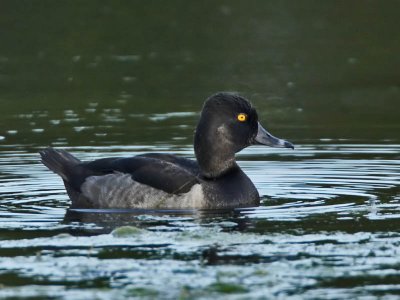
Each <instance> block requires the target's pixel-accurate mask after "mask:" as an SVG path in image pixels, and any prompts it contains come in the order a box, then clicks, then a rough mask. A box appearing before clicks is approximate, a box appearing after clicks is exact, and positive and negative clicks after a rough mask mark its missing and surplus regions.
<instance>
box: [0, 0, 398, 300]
mask: <svg viewBox="0 0 400 300" xmlns="http://www.w3.org/2000/svg"><path fill="white" fill-rule="evenodd" d="M399 23H400V1H196V2H195V1H146V2H145V1H114V2H109V3H105V2H101V1H80V2H78V1H76V2H74V1H1V2H0V37H1V42H0V108H1V112H2V114H1V116H2V117H1V118H0V297H1V298H31V299H43V298H49V299H111V298H112V299H119V298H121V299H122V298H129V297H132V298H134V297H137V298H149V299H155V298H160V299H176V298H181V299H193V298H198V299H209V298H229V299H249V298H253V299H354V298H359V299H398V298H399V297H400V250H399V249H400V248H399V247H400V232H399V228H400V187H399V184H400V133H399V129H400V122H399V112H400V55H399V53H400V38H399V33H398V32H399ZM221 90H229V91H237V92H240V93H241V94H243V95H245V96H246V97H248V98H250V99H251V101H252V102H253V104H254V105H255V106H256V107H257V109H258V112H259V115H260V119H261V121H262V123H263V124H264V125H265V126H266V127H267V128H268V129H269V130H270V131H271V132H273V133H274V134H275V135H277V136H280V137H284V138H286V139H288V140H290V141H292V142H293V143H294V144H295V145H296V150H295V151H289V150H285V149H283V150H282V149H268V148H265V147H253V148H249V149H246V150H245V151H243V152H242V153H241V154H239V155H238V160H239V163H240V165H241V166H242V168H243V169H244V171H245V172H246V173H247V174H248V175H249V176H250V177H251V179H252V180H253V182H254V183H255V184H256V186H257V188H258V189H259V191H260V194H261V195H262V199H263V200H262V205H261V206H260V207H258V208H252V209H245V210H235V211H228V212H221V211H211V212H210V211H129V212H128V211H118V210H116V211H111V212H110V211H68V206H69V200H68V197H67V196H66V193H65V191H64V189H63V186H62V183H61V181H60V179H59V178H57V177H56V176H55V175H54V174H52V173H51V172H49V171H47V170H46V169H45V167H43V166H42V165H41V164H40V163H39V162H38V154H37V151H38V150H40V149H42V148H43V147H46V146H48V145H52V146H55V147H61V148H65V149H68V150H69V151H71V152H72V153H73V154H75V155H76V156H78V157H79V158H81V159H95V158H101V157H107V156H127V155H136V154H140V153H143V152H148V151H157V152H173V153H177V154H179V155H182V156H185V157H193V151H192V146H191V144H192V134H193V130H194V126H195V124H196V122H197V118H198V112H199V110H200V109H201V105H202V103H203V101H204V99H205V98H206V97H208V96H209V95H210V94H212V93H215V92H217V91H221Z"/></svg>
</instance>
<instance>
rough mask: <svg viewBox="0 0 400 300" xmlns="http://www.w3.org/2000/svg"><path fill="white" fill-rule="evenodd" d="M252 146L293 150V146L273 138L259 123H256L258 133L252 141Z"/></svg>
mask: <svg viewBox="0 0 400 300" xmlns="http://www.w3.org/2000/svg"><path fill="white" fill-rule="evenodd" d="M254 144H256V145H257V144H258V145H266V146H270V147H281V148H291V149H294V146H293V144H292V143H291V142H288V141H285V140H283V139H279V138H277V137H274V136H273V135H272V134H270V133H269V132H268V131H267V130H265V129H264V128H263V127H262V126H261V124H260V123H258V132H257V136H256V137H255V139H254Z"/></svg>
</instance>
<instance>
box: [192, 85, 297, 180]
mask: <svg viewBox="0 0 400 300" xmlns="http://www.w3.org/2000/svg"><path fill="white" fill-rule="evenodd" d="M253 144H265V145H269V146H277V147H293V146H292V145H291V144H290V143H288V142H286V141H283V140H280V139H277V138H275V137H273V136H272V135H270V134H269V133H268V132H267V131H266V130H265V129H264V128H262V126H261V125H260V124H259V122H258V115H257V112H256V110H255V109H254V107H253V106H252V105H251V103H250V102H249V101H248V100H246V99H245V98H243V97H241V96H239V95H237V94H233V93H226V92H222V93H217V94H215V95H213V96H211V97H210V98H208V99H207V100H206V101H205V103H204V106H203V110H202V112H201V116H200V120H199V123H198V125H197V129H196V134H195V140H194V148H195V153H196V157H197V160H198V162H199V165H200V168H201V170H202V172H203V175H205V176H206V177H217V176H219V175H220V174H222V173H224V172H225V171H226V170H227V169H229V168H230V167H232V166H235V165H236V163H235V153H236V152H239V151H240V150H242V149H244V148H246V147H248V146H250V145H253Z"/></svg>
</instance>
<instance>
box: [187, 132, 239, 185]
mask: <svg viewBox="0 0 400 300" xmlns="http://www.w3.org/2000/svg"><path fill="white" fill-rule="evenodd" d="M216 141H218V139H216V140H214V139H212V138H211V137H210V136H209V135H204V134H201V133H199V130H197V131H196V134H195V138H194V151H195V154H196V159H197V162H198V164H199V167H200V171H201V175H203V176H204V177H206V178H217V177H219V176H221V175H223V174H225V173H227V172H229V171H230V170H231V169H233V168H236V167H237V164H236V160H235V152H234V151H232V150H230V147H226V146H227V145H226V144H223V143H222V144H221V143H216Z"/></svg>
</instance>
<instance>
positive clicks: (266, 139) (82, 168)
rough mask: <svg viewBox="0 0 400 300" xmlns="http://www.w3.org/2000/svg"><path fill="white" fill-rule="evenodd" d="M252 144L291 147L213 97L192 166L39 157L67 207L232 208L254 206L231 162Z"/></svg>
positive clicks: (153, 158) (251, 189)
mask: <svg viewBox="0 0 400 300" xmlns="http://www.w3.org/2000/svg"><path fill="white" fill-rule="evenodd" d="M255 144H262V145H267V146H271V147H285V148H292V149H293V148H294V147H293V145H292V144H291V143H290V142H287V141H285V140H281V139H278V138H276V137H274V136H272V135H271V134H270V133H268V132H267V131H266V130H265V129H264V128H263V127H262V126H261V125H260V123H259V122H258V116H257V112H256V110H255V109H254V108H253V107H252V106H251V104H250V103H249V102H248V101H247V100H246V99H245V98H243V97H241V96H238V95H236V94H231V93H218V94H215V95H213V96H211V97H210V98H209V99H207V100H206V101H205V103H204V106H203V110H202V112H201V116H200V120H199V123H198V125H197V128H196V133H195V136H194V151H195V154H196V159H197V161H194V160H191V159H186V158H182V157H177V156H175V155H172V154H161V153H149V154H144V155H138V156H134V157H128V158H104V159H98V160H94V161H91V162H81V161H80V160H78V159H77V158H75V157H74V156H72V155H71V154H69V153H68V152H66V151H64V150H55V149H53V148H47V149H45V150H43V151H41V152H40V155H41V157H42V162H43V164H44V165H46V166H47V167H48V168H49V169H50V170H52V171H53V172H55V173H56V174H58V175H60V176H61V178H62V179H63V180H64V185H65V188H66V190H67V192H68V195H69V197H70V198H71V200H72V205H71V207H72V208H146V209H151V208H168V209H169V208H234V207H246V206H257V205H258V204H259V194H258V191H257V189H256V188H255V186H254V184H253V183H252V182H251V180H250V179H249V177H247V176H246V174H245V173H243V171H242V170H241V169H240V167H239V166H238V165H237V163H236V161H235V153H237V152H239V151H240V150H242V149H244V148H246V147H248V146H250V145H255Z"/></svg>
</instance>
